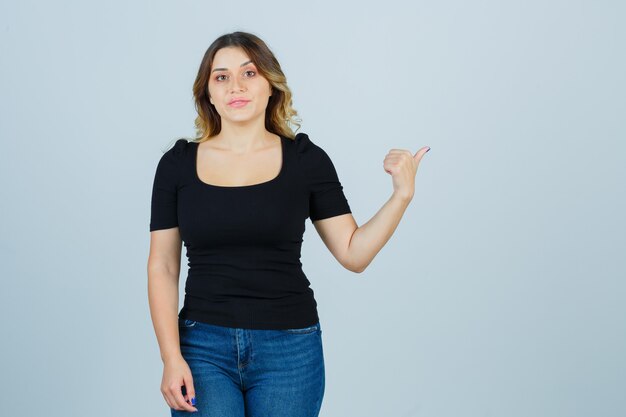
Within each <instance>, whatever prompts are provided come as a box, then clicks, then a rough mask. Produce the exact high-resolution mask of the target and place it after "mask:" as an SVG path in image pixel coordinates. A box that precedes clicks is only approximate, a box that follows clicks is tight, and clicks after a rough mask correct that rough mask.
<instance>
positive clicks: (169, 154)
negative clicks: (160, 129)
mask: <svg viewBox="0 0 626 417" xmlns="http://www.w3.org/2000/svg"><path fill="white" fill-rule="evenodd" d="M191 143H192V142H191V141H189V140H188V139H185V138H179V139H176V140H175V141H174V143H173V144H172V142H170V144H169V147H168V148H167V149H166V150H165V151H164V152H163V157H162V158H165V159H171V160H180V159H182V157H183V156H184V155H185V154H186V153H187V152H188V150H189V147H190V146H191Z"/></svg>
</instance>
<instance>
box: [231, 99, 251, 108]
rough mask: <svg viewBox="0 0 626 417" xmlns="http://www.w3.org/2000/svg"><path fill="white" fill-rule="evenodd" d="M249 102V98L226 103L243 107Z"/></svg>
mask: <svg viewBox="0 0 626 417" xmlns="http://www.w3.org/2000/svg"><path fill="white" fill-rule="evenodd" d="M249 102H250V100H235V101H232V102H230V103H228V105H229V106H230V107H243V106H245V105H246V104H248V103H249Z"/></svg>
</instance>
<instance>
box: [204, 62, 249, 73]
mask: <svg viewBox="0 0 626 417" xmlns="http://www.w3.org/2000/svg"><path fill="white" fill-rule="evenodd" d="M250 63H252V60H249V61H246V62H244V63H243V64H241V65H239V66H240V67H243V66H245V65H248V64H250ZM227 70H228V68H215V69H213V71H211V72H215V71H227Z"/></svg>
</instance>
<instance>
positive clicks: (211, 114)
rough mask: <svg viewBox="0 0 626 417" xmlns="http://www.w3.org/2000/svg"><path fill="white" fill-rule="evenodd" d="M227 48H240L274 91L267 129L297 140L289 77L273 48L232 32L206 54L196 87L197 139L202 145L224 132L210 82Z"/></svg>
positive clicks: (217, 41) (216, 42)
mask: <svg viewBox="0 0 626 417" xmlns="http://www.w3.org/2000/svg"><path fill="white" fill-rule="evenodd" d="M226 47H239V48H241V49H243V51H244V52H245V53H246V54H247V55H248V56H249V57H250V59H251V60H252V62H253V63H254V65H256V68H257V70H258V72H259V73H260V75H262V76H263V77H264V78H266V79H267V81H268V82H269V83H270V85H271V87H272V95H271V96H270V97H269V101H268V103H267V109H266V111H265V128H266V129H267V130H268V131H270V132H272V133H274V134H277V135H282V136H286V137H288V138H291V139H293V138H294V137H295V133H294V131H293V130H292V128H291V125H295V126H297V128H296V130H298V129H299V128H300V123H299V122H300V121H301V120H300V119H299V118H298V117H297V116H298V112H297V111H296V110H295V109H294V108H293V107H292V99H291V90H290V89H289V87H288V86H287V77H285V74H283V71H282V69H281V68H280V64H279V63H278V60H277V59H276V57H275V56H274V54H273V53H272V51H271V50H270V49H269V47H268V46H267V45H266V44H265V42H263V41H262V40H261V39H260V38H259V37H257V36H256V35H253V34H251V33H247V32H232V33H227V34H225V35H222V36H220V37H219V38H217V39H216V40H215V41H214V42H213V43H212V44H211V46H209V48H208V49H207V50H206V52H205V53H204V58H202V62H201V63H200V69H199V70H198V75H197V76H196V80H195V82H194V83H193V95H194V98H195V106H196V111H197V112H198V117H196V121H195V126H196V135H197V138H196V139H195V140H196V141H198V142H204V141H206V140H207V139H209V138H211V137H213V136H215V135H217V134H218V133H220V131H221V130H222V119H221V117H220V115H219V113H218V112H217V110H215V107H214V106H213V105H212V104H211V102H210V101H209V78H210V77H211V67H212V66H213V59H214V57H215V54H216V53H217V51H219V50H220V49H222V48H226Z"/></svg>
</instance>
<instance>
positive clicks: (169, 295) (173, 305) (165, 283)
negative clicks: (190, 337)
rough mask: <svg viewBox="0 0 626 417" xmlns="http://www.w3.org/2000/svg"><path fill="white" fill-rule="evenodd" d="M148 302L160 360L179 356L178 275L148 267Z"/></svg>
mask: <svg viewBox="0 0 626 417" xmlns="http://www.w3.org/2000/svg"><path fill="white" fill-rule="evenodd" d="M148 302H149V304H150V315H151V316H152V325H153V326H154V331H155V333H156V337H157V341H158V343H159V348H160V350H161V359H162V360H163V362H167V361H168V360H169V359H171V358H176V357H179V356H181V352H180V342H179V334H178V274H174V273H172V272H170V271H167V269H165V268H163V267H157V266H154V267H150V266H149V267H148Z"/></svg>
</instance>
